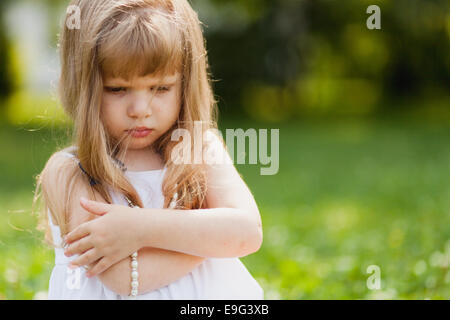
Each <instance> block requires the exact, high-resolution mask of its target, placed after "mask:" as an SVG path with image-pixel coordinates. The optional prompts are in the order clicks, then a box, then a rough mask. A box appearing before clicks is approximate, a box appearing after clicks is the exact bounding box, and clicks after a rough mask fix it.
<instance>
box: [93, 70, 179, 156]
mask: <svg viewBox="0 0 450 320" xmlns="http://www.w3.org/2000/svg"><path fill="white" fill-rule="evenodd" d="M103 85H104V89H103V96H102V104H101V118H102V121H103V124H104V125H105V127H106V130H108V133H109V134H110V135H111V136H112V137H113V138H114V139H115V140H116V141H126V142H125V145H126V146H127V148H128V149H132V150H136V149H142V148H145V147H148V146H150V145H151V144H152V143H153V142H154V141H156V140H157V139H158V138H159V137H160V136H162V135H163V134H164V133H165V132H167V130H169V129H170V127H172V125H173V124H174V123H175V122H176V121H177V119H178V115H179V112H180V102H181V101H180V96H181V74H180V73H179V72H177V73H175V74H174V75H170V76H165V77H162V78H160V77H153V76H145V77H137V78H133V79H130V80H129V81H126V80H124V79H122V78H112V77H103ZM140 127H146V128H148V129H151V131H150V133H148V131H147V132H145V131H141V132H136V131H133V129H135V128H140ZM124 139H125V140H124Z"/></svg>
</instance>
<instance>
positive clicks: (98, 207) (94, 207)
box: [80, 197, 110, 216]
mask: <svg viewBox="0 0 450 320" xmlns="http://www.w3.org/2000/svg"><path fill="white" fill-rule="evenodd" d="M80 204H81V206H82V207H83V208H84V209H85V210H86V211H88V212H90V213H93V214H96V215H100V216H102V215H104V214H105V213H107V212H108V211H109V210H110V205H109V204H108V203H103V202H98V201H93V200H88V199H86V198H84V197H81V198H80Z"/></svg>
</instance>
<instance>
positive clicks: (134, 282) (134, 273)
mask: <svg viewBox="0 0 450 320" xmlns="http://www.w3.org/2000/svg"><path fill="white" fill-rule="evenodd" d="M137 255H138V254H137V251H136V252H135V253H133V254H132V255H131V256H130V257H131V294H130V297H131V298H132V299H136V296H137V294H138V287H139V281H138V277H139V273H138V261H137Z"/></svg>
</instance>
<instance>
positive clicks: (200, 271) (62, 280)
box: [48, 151, 264, 300]
mask: <svg viewBox="0 0 450 320" xmlns="http://www.w3.org/2000/svg"><path fill="white" fill-rule="evenodd" d="M60 152H61V153H62V154H64V155H66V156H68V157H72V158H74V159H75V157H74V155H73V154H71V153H68V152H64V151H60ZM166 169H167V168H166V167H164V169H161V170H151V171H125V175H126V176H127V178H128V179H129V181H130V182H131V183H132V185H133V186H134V187H135V189H136V191H137V192H138V194H139V196H140V197H141V199H142V201H143V204H144V207H145V208H162V207H163V203H164V198H163V195H162V191H161V185H162V181H163V177H164V173H165V171H166ZM110 194H111V197H112V200H113V203H115V204H121V205H127V203H126V201H125V199H124V197H123V196H121V195H118V194H116V193H115V192H111V191H110ZM49 222H50V227H51V230H52V236H53V241H54V243H55V244H56V245H60V244H61V242H62V239H61V235H60V230H59V227H58V226H55V225H54V224H53V223H52V219H51V216H50V214H49ZM76 257H77V255H75V256H72V257H66V256H65V255H64V249H62V248H55V266H54V268H53V270H52V273H51V276H50V283H49V290H48V298H49V299H96V300H104V299H116V300H120V299H129V297H128V296H127V295H120V294H117V293H115V292H113V291H111V290H109V289H108V288H107V287H105V286H104V285H103V283H102V282H101V281H100V280H99V279H98V278H97V277H92V278H87V277H86V276H85V270H84V268H77V269H74V270H70V269H69V268H68V264H69V262H70V261H72V260H74V259H76ZM138 260H139V258H138ZM137 299H141V300H153V299H176V300H197V299H202V300H208V299H211V300H218V299H220V300H233V299H236V300H240V299H249V300H259V299H264V292H263V290H262V288H261V286H260V285H259V284H258V282H257V281H256V280H255V279H254V278H253V277H252V276H251V274H250V273H249V272H248V270H247V269H246V267H245V266H244V264H243V263H242V262H241V261H240V260H239V258H207V259H205V260H204V261H203V263H202V264H200V265H199V266H198V267H196V268H195V269H194V270H192V271H191V272H190V273H189V274H187V275H186V276H184V277H182V278H180V279H178V280H177V281H175V282H172V283H170V284H169V285H167V286H165V287H162V288H159V289H157V290H154V291H151V292H147V293H144V294H139V295H138V296H137Z"/></svg>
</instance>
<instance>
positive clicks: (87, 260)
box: [70, 248, 101, 267]
mask: <svg viewBox="0 0 450 320" xmlns="http://www.w3.org/2000/svg"><path fill="white" fill-rule="evenodd" d="M100 258H101V256H100V254H99V253H98V252H97V251H96V250H95V248H92V249H89V250H88V251H86V252H85V253H83V254H82V255H80V256H79V257H78V258H76V259H75V260H73V261H71V262H70V266H71V267H81V266H87V265H90V264H91V263H94V262H95V261H97V260H98V259H100Z"/></svg>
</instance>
